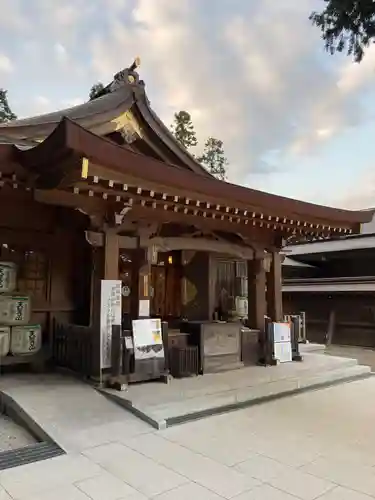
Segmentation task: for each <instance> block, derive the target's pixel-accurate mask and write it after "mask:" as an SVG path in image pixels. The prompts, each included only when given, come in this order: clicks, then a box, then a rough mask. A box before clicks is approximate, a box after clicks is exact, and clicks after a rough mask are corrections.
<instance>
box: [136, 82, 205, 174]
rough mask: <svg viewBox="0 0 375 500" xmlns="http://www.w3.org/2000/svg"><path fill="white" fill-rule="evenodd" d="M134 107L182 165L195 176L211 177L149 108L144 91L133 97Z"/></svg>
mask: <svg viewBox="0 0 375 500" xmlns="http://www.w3.org/2000/svg"><path fill="white" fill-rule="evenodd" d="M135 105H136V106H137V108H138V111H139V113H140V114H141V116H142V118H143V119H144V120H145V121H146V122H147V124H148V125H149V126H150V127H151V129H152V130H153V131H154V133H155V134H157V136H158V137H159V139H160V140H161V141H162V142H163V143H164V144H165V145H166V146H167V147H168V148H169V149H170V150H171V151H172V153H174V155H175V156H176V157H177V158H178V159H179V160H180V161H181V163H182V164H183V165H185V166H186V167H187V168H188V169H189V170H191V171H193V172H194V173H196V174H200V175H204V176H205V177H213V176H212V175H211V174H210V173H209V172H208V171H207V170H206V169H205V168H204V167H203V166H202V165H201V164H200V163H198V162H197V161H196V160H195V159H194V157H193V156H192V155H191V154H190V153H189V152H188V151H187V150H186V149H185V148H184V147H182V146H181V145H180V144H179V143H178V141H177V140H176V138H175V137H174V135H173V134H172V132H171V131H170V130H169V129H168V127H166V125H165V124H164V123H163V122H162V121H161V120H160V118H159V117H158V115H157V114H156V113H155V111H154V110H153V109H152V108H151V106H150V104H149V100H148V98H147V96H146V93H145V92H144V91H143V92H140V93H137V95H136V96H135Z"/></svg>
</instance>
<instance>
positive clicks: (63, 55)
mask: <svg viewBox="0 0 375 500" xmlns="http://www.w3.org/2000/svg"><path fill="white" fill-rule="evenodd" d="M53 49H54V52H55V55H56V59H57V61H58V62H59V63H66V62H67V61H68V52H67V50H66V48H65V47H64V45H63V44H62V43H55V45H54V47H53Z"/></svg>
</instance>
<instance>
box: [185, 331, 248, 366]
mask: <svg viewBox="0 0 375 500" xmlns="http://www.w3.org/2000/svg"><path fill="white" fill-rule="evenodd" d="M241 326H242V325H241V324H240V323H220V322H210V321H187V322H186V323H184V324H183V325H182V328H183V331H185V332H187V333H189V334H190V343H192V344H196V345H198V347H199V358H200V359H199V361H200V370H199V371H200V373H215V372H219V371H226V370H233V369H236V368H241V367H242V366H243V363H242V361H241V350H242V349H241Z"/></svg>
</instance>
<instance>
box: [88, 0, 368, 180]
mask: <svg viewBox="0 0 375 500" xmlns="http://www.w3.org/2000/svg"><path fill="white" fill-rule="evenodd" d="M224 3H225V2H223V4H224ZM229 3H230V2H229ZM229 3H228V4H225V5H226V6H227V7H228V9H227V12H226V15H225V17H223V18H222V19H220V18H219V16H218V15H216V16H210V13H209V11H208V9H207V12H204V10H205V9H204V8H203V6H202V3H200V2H198V1H197V0H190V1H188V0H181V1H179V2H174V1H169V0H159V1H155V0H138V1H137V2H136V3H135V8H134V9H133V11H132V13H131V17H132V19H131V21H132V22H131V23H128V24H126V25H125V24H124V23H122V22H121V21H119V20H118V18H117V17H116V16H113V17H112V18H110V19H109V33H108V34H107V36H105V37H99V36H95V35H93V39H92V42H91V50H92V67H93V69H94V71H95V72H96V74H97V77H98V78H99V79H101V80H108V79H109V78H110V77H111V75H112V74H114V73H115V72H116V71H118V70H119V69H120V68H121V67H123V66H124V63H125V64H126V62H127V61H130V60H131V59H132V57H134V56H135V55H140V56H141V59H143V60H144V64H143V66H142V68H141V74H142V76H143V77H144V79H145V81H146V84H147V91H148V93H149V94H151V96H153V94H154V93H155V95H156V96H157V99H154V100H153V102H156V103H157V111H158V112H159V113H160V114H161V115H162V117H163V118H166V121H167V123H169V122H170V121H171V118H172V114H173V111H176V110H179V109H186V110H188V111H190V113H191V114H192V116H193V119H194V123H195V127H196V129H197V131H198V134H199V138H200V141H201V142H203V141H204V139H205V138H206V137H207V136H210V135H213V136H217V137H220V138H222V139H223V140H224V146H225V149H226V152H227V155H228V157H229V160H230V165H231V172H230V174H231V178H232V179H238V178H242V179H243V178H244V175H245V176H246V175H247V174H250V173H251V172H253V173H254V172H261V173H269V172H270V171H272V169H273V166H271V165H269V164H267V163H266V161H265V157H266V156H267V155H269V153H270V152H273V154H274V155H276V156H277V155H279V157H280V158H284V159H285V158H287V157H288V155H290V154H294V155H296V154H298V155H302V154H307V153H309V152H314V151H315V150H316V148H319V147H320V145H321V144H322V143H324V142H326V141H327V140H329V139H331V138H332V137H333V136H334V135H335V134H338V133H339V132H340V131H342V130H343V129H345V128H346V127H350V126H352V125H355V124H356V123H358V120H359V118H360V108H359V106H358V102H357V95H356V92H355V89H357V88H358V85H364V84H365V82H367V81H369V77H370V76H371V70H370V68H371V63H370V62H368V63H367V62H366V58H365V61H364V63H363V64H364V69H362V70H360V73H361V74H359V73H358V69H357V68H359V66H358V65H357V67H356V68H351V67H350V69H349V68H347V65H348V64H347V60H346V61H345V64H344V66H343V68H342V69H341V68H339V71H335V67H333V69H327V64H325V62H324V59H323V57H320V56H319V55H318V54H317V51H316V48H317V46H318V45H317V44H320V45H319V46H320V47H321V41H320V39H319V33H318V32H317V31H316V30H314V29H313V28H312V27H311V25H310V23H309V21H308V15H309V13H310V11H311V10H312V8H313V6H314V0H305V1H304V2H301V1H300V0H288V1H287V2H283V3H280V5H279V4H277V5H276V4H275V2H274V0H253V2H250V4H249V7H244V6H245V3H244V4H243V5H242V8H241V13H239V12H237V13H230V12H231V11H230V10H229V7H230V5H229ZM301 4H303V5H301ZM233 12H235V11H233ZM228 13H229V14H228ZM324 57H329V56H328V55H326V56H324ZM369 57H370V54H369ZM355 81H356V82H357V83H354V82H355ZM359 82H361V83H359ZM276 163H277V162H276Z"/></svg>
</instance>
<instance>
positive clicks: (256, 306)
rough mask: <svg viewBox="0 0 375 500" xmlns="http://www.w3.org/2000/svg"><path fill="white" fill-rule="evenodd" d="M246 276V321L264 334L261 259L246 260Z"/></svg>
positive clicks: (262, 268) (264, 308)
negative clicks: (247, 309)
mask: <svg viewBox="0 0 375 500" xmlns="http://www.w3.org/2000/svg"><path fill="white" fill-rule="evenodd" d="M247 276H248V308H249V311H248V321H249V325H250V327H252V328H256V329H257V330H260V331H261V333H262V334H264V317H265V315H266V312H267V303H266V271H265V269H264V266H263V260H262V259H253V260H248V261H247Z"/></svg>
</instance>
